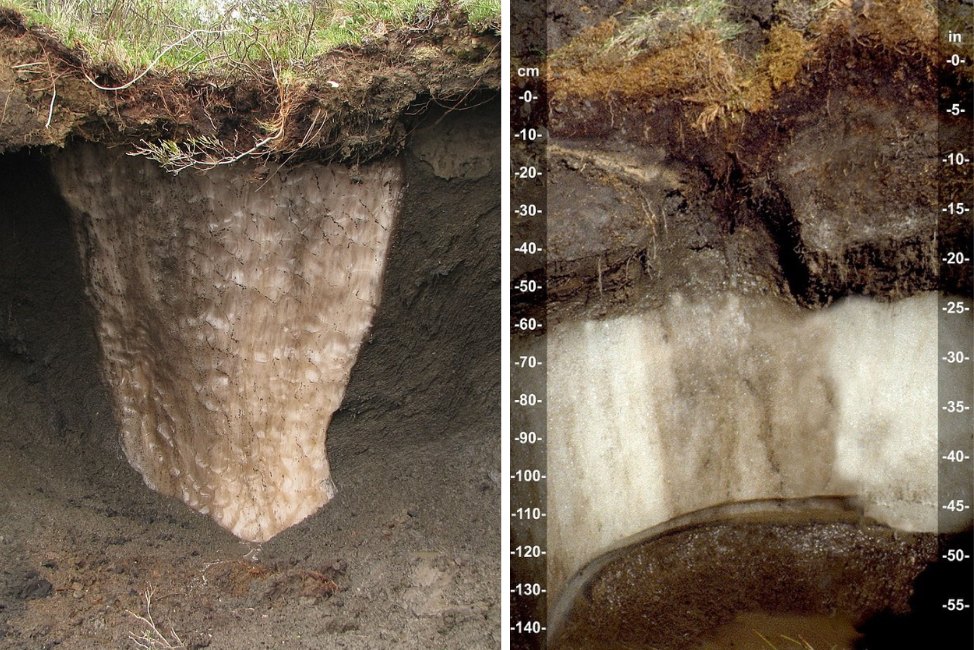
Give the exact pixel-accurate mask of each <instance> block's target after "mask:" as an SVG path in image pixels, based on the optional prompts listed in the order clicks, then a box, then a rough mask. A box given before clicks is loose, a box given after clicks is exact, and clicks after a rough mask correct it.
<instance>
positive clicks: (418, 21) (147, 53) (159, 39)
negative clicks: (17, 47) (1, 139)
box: [0, 0, 501, 71]
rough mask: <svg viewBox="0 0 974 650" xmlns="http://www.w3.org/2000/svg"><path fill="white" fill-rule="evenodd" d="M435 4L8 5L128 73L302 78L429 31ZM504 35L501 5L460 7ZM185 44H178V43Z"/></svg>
mask: <svg viewBox="0 0 974 650" xmlns="http://www.w3.org/2000/svg"><path fill="white" fill-rule="evenodd" d="M435 3H436V0H432V1H431V0H290V1H285V2H281V1H280V0H237V1H234V0H0V6H4V7H10V8H13V9H15V10H17V11H19V12H20V13H21V14H23V15H24V16H25V17H26V18H27V21H28V23H29V24H30V25H32V26H43V27H46V28H48V29H50V30H52V31H53V32H54V33H55V34H57V35H58V36H59V37H60V38H61V39H62V40H63V41H64V42H65V44H66V45H67V46H68V47H71V48H75V47H80V48H83V49H84V50H86V51H87V52H88V54H89V56H90V57H91V58H92V59H93V60H94V61H96V62H109V63H114V64H117V65H119V66H120V67H122V68H123V69H124V70H126V71H137V70H143V69H146V68H148V67H149V66H150V65H151V66H154V67H155V69H158V70H163V71H175V70H188V71H200V70H202V71H207V70H210V69H220V68H221V67H224V68H225V67H227V66H228V65H231V64H233V63H237V64H239V63H240V62H253V61H266V60H270V61H273V62H275V63H276V64H277V65H278V66H279V67H282V68H283V67H290V68H296V69H301V68H304V67H307V66H309V65H310V64H311V63H312V62H313V61H314V59H315V58H316V57H319V56H321V55H323V54H326V53H327V52H329V51H331V50H333V49H335V48H336V47H339V46H342V45H350V44H358V43H362V42H364V41H368V40H369V39H374V38H378V37H381V36H382V35H384V34H385V33H386V32H389V31H393V30H397V29H401V28H403V27H408V26H410V25H417V26H421V25H422V24H424V23H425V22H427V21H428V20H429V17H430V14H431V12H432V11H433V10H435V9H437V5H436V4H435ZM449 6H450V7H451V8H454V9H460V10H462V11H464V12H465V13H466V14H467V16H468V22H469V23H470V24H471V25H472V26H473V27H474V28H475V29H477V30H480V31H486V30H488V29H493V30H495V31H497V30H498V29H499V25H500V11H501V4H500V0H452V2H451V3H450V5H449ZM177 43H178V45H174V44H177Z"/></svg>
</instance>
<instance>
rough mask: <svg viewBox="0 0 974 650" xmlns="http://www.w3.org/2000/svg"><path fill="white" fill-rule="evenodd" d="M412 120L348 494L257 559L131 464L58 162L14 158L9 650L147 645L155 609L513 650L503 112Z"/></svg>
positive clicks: (2, 222)
mask: <svg viewBox="0 0 974 650" xmlns="http://www.w3.org/2000/svg"><path fill="white" fill-rule="evenodd" d="M417 126H418V128H416V129H415V132H414V134H413V136H412V138H411V140H410V145H409V146H408V147H407V149H406V150H405V154H404V155H405V164H406V174H407V180H408V183H409V189H408V190H407V192H406V195H405V199H404V201H405V203H404V208H403V210H404V212H403V214H402V217H401V219H400V226H399V231H398V234H397V235H396V236H395V243H394V249H393V252H392V254H391V257H390V261H389V266H388V270H387V274H386V282H385V287H384V292H383V301H382V306H381V308H380V312H379V315H378V319H377V322H376V323H375V325H374V329H373V331H372V340H371V342H370V343H369V344H368V345H366V346H365V347H364V348H363V351H362V354H361V356H360V360H359V362H358V364H357V366H356V368H355V369H354V371H353V375H352V381H351V383H350V385H349V388H348V392H347V399H346V402H345V405H344V407H343V408H342V409H341V410H340V411H339V412H338V413H337V414H336V416H335V418H334V420H333V422H332V425H331V427H330V429H329V456H330V460H331V466H332V472H333V479H334V480H335V482H336V484H337V489H338V493H337V495H336V497H335V499H334V500H333V501H332V502H331V503H330V504H328V506H326V507H325V508H324V509H323V510H322V511H320V512H319V513H318V514H316V515H314V516H312V517H310V518H309V519H307V520H305V521H304V522H302V523H301V524H300V525H298V526H295V527H294V528H291V529H289V530H287V531H285V532H284V533H282V534H280V535H278V536H277V537H276V538H274V539H273V540H272V541H270V542H267V543H265V544H263V545H262V546H255V545H248V544H244V543H241V542H239V541H238V540H237V539H236V538H234V537H233V536H232V535H231V534H230V533H228V532H227V531H225V530H223V529H221V528H219V527H218V526H217V525H216V524H215V523H214V522H213V521H211V520H210V519H209V518H207V517H205V516H203V515H199V514H197V513H195V512H193V511H192V510H190V509H189V508H188V507H186V506H184V505H183V504H182V503H180V502H178V501H176V500H173V499H168V498H165V497H162V496H160V495H158V494H156V493H154V492H152V491H151V490H149V489H148V488H147V487H146V486H145V485H144V484H143V482H142V480H141V478H140V476H139V475H138V474H137V473H136V472H135V470H133V469H132V468H131V467H129V466H128V464H127V463H126V462H125V460H124V458H123V457H122V454H121V450H120V447H119V444H118V429H117V425H116V424H115V421H114V418H113V416H112V412H111V411H112V409H111V406H110V400H109V398H108V395H107V394H106V388H105V386H104V385H103V383H102V382H101V380H100V377H99V372H98V363H97V356H98V350H97V344H96V342H95V339H94V336H93V331H92V327H93V325H92V323H93V320H92V316H91V314H90V313H89V311H88V309H87V305H86V302H85V298H84V292H83V287H82V280H81V275H80V270H79V268H78V262H77V253H76V251H75V247H74V242H73V240H72V236H71V230H70V228H69V224H68V221H67V219H68V217H67V212H66V209H65V206H64V205H63V203H62V202H61V200H60V198H59V197H58V196H57V193H56V190H55V188H54V186H53V184H52V181H51V179H50V177H49V174H48V172H47V167H46V165H47V160H46V158H45V156H44V155H43V154H41V153H40V152H38V151H36V150H28V151H25V152H21V153H19V154H7V155H5V156H2V157H0V196H2V197H3V201H2V202H0V312H2V317H0V491H2V493H3V494H4V498H3V500H2V501H0V647H3V648H11V649H16V648H24V649H36V648H53V647H55V646H56V647H58V648H73V649H89V648H108V647H112V648H123V647H136V646H135V642H134V641H133V640H132V637H133V636H134V637H141V636H142V635H144V634H152V632H151V629H150V625H149V623H148V622H147V621H146V620H142V619H139V618H137V615H138V616H142V617H143V618H148V616H149V615H150V614H151V616H152V620H153V621H154V622H155V625H156V627H157V628H158V631H159V632H160V633H161V634H162V635H163V636H165V637H166V639H167V640H168V642H169V643H170V644H171V645H172V646H173V647H187V648H201V647H210V648H227V649H231V648H232V649H235V650H236V649H241V650H246V649H251V648H270V647H276V648H280V647H287V648H324V647H328V648H359V649H366V648H368V649H372V648H406V649H409V648H414V649H417V650H418V649H426V648H496V647H499V645H500V636H499V635H500V630H501V627H500V605H499V600H498V593H499V576H500V559H499V558H500V554H499V549H500V527H499V517H500V512H499V504H500V462H499V438H498V430H499V426H500V421H499V412H498V405H499V403H500V395H499V384H500V376H499V373H498V368H499V367H500V362H499V341H498V339H497V335H496V324H497V321H496V318H497V314H498V313H499V309H500V307H499V302H500V294H499V265H498V264H499V246H500V241H499V237H500V227H499V226H500V203H499V197H500V188H499V177H500V176H499V174H500V167H501V165H500V149H499V142H500V135H499V131H498V129H499V105H498V103H497V102H496V101H495V102H492V103H491V104H489V105H487V106H484V107H481V108H479V109H476V110H470V111H454V112H452V113H444V112H442V111H441V112H439V113H435V114H428V115H427V116H426V119H425V120H423V121H422V122H420V123H418V125H417ZM147 595H148V597H149V601H148V602H147ZM174 633H175V635H178V637H179V639H181V641H182V644H183V645H179V644H178V643H177V641H176V639H175V636H174ZM155 640H156V641H157V642H159V643H162V641H161V639H160V638H159V637H155ZM157 647H168V646H161V645H160V646H157Z"/></svg>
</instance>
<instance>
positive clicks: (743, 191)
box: [514, 0, 971, 320]
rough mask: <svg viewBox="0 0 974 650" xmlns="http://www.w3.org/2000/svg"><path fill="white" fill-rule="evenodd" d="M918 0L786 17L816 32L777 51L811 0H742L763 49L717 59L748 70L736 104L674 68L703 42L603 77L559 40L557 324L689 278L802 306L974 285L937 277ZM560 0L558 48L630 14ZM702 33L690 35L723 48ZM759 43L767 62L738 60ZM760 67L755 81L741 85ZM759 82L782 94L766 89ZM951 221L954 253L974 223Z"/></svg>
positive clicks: (931, 86) (555, 100)
mask: <svg viewBox="0 0 974 650" xmlns="http://www.w3.org/2000/svg"><path fill="white" fill-rule="evenodd" d="M911 2H912V0H904V2H901V3H883V4H880V3H874V4H872V5H871V11H870V12H869V13H868V15H863V16H856V17H854V19H853V17H851V15H850V16H846V15H845V14H836V16H834V17H833V18H832V19H830V21H829V22H827V23H826V24H824V25H819V26H818V27H814V26H809V27H808V28H807V31H806V32H805V33H804V34H802V33H799V32H798V31H795V30H794V29H793V28H791V27H788V29H790V30H791V31H790V32H789V34H792V36H791V37H792V38H798V39H799V40H800V41H801V43H802V44H801V45H800V46H795V47H792V48H791V49H788V48H786V47H784V46H783V45H782V46H781V47H780V48H777V49H776V48H775V47H772V46H771V45H769V44H773V43H772V42H773V41H774V39H775V38H776V37H775V36H774V33H775V32H774V30H775V29H776V28H778V29H779V30H780V29H784V27H782V26H783V25H785V24H786V20H785V18H786V16H785V15H784V12H785V10H786V9H787V8H788V7H790V5H798V4H801V3H790V4H789V3H778V4H776V5H775V7H776V9H774V10H772V8H771V4H770V3H762V2H752V3H734V5H735V7H736V9H735V11H736V12H738V13H740V14H741V16H737V18H738V19H739V20H743V22H744V23H745V24H746V27H747V29H746V31H745V35H744V36H743V37H742V38H746V39H750V40H751V41H753V44H752V45H747V44H744V45H740V47H739V48H737V49H738V50H740V49H741V48H743V50H742V51H737V50H735V49H734V48H735V47H737V45H735V46H734V47H728V48H727V49H729V50H733V51H732V52H731V54H733V56H730V55H727V56H728V57H729V58H728V61H730V63H728V64H727V65H728V66H729V65H731V63H733V62H734V61H737V63H733V65H736V66H738V68H739V70H736V71H735V70H730V72H727V71H722V70H711V72H712V73H713V74H717V73H718V72H719V73H721V74H723V73H724V72H727V74H732V76H733V75H738V77H737V78H738V79H739V84H741V86H740V87H741V88H743V90H739V91H734V92H738V94H739V95H741V97H744V99H741V100H740V101H741V102H743V103H739V104H735V103H734V102H735V101H737V100H736V99H735V97H738V95H735V94H734V92H731V91H728V90H726V89H724V90H721V89H719V88H718V89H715V88H711V87H708V86H707V83H708V79H709V77H708V76H707V74H705V72H706V71H703V72H701V71H700V70H689V71H687V70H683V69H679V68H678V67H676V66H679V65H684V63H682V61H684V59H685V57H684V55H685V54H687V51H684V50H685V48H686V47H690V45H687V44H683V45H680V46H679V47H681V48H684V50H680V56H674V57H673V59H672V60H670V59H667V56H668V54H667V53H666V52H663V53H656V54H653V55H650V58H651V60H650V61H648V62H647V61H641V60H640V59H637V60H635V61H634V62H633V63H632V64H627V65H628V67H627V65H619V66H616V67H614V68H611V69H608V68H607V69H606V70H602V69H601V68H597V67H596V68H593V69H592V70H589V69H588V68H586V67H585V66H584V65H583V64H577V59H571V58H567V59H563V60H561V61H560V62H559V59H558V55H557V50H556V52H555V54H554V55H553V57H554V58H553V60H554V61H555V63H553V64H552V71H551V82H550V85H549V93H550V97H551V99H550V109H551V118H550V120H551V134H552V141H551V143H552V144H551V147H550V149H549V152H550V154H551V156H550V167H551V170H550V171H551V173H550V176H549V189H550V192H549V201H550V205H549V214H550V215H552V217H551V219H550V220H549V222H548V235H549V244H550V246H549V257H548V262H549V265H548V274H549V278H548V292H549V293H548V295H549V299H550V300H551V302H552V303H553V306H552V307H551V309H552V318H554V319H556V320H557V319H562V318H572V317H575V316H596V317H598V316H605V315H608V314H611V313H619V312H624V311H626V310H628V309H630V308H633V307H636V308H638V307H647V306H655V305H658V304H659V300H661V299H662V297H663V296H666V295H668V294H669V293H671V292H672V291H675V290H680V291H683V292H684V293H687V294H696V295H700V294H704V295H706V294H708V293H712V292H715V291H727V290H735V291H743V292H756V293H761V294H766V295H775V296H780V297H782V298H783V299H785V300H788V301H792V302H796V303H798V304H800V305H804V306H821V305H826V304H829V303H830V302H832V301H833V300H835V299H837V298H840V297H842V296H845V295H850V294H864V295H872V296H876V297H880V298H885V299H896V298H899V297H903V296H908V295H911V294H913V293H916V292H919V291H925V290H931V289H934V288H935V287H937V286H942V287H943V288H945V289H947V290H948V291H956V292H961V293H963V292H965V291H966V292H969V291H970V286H971V284H970V283H971V280H970V277H960V276H956V277H954V276H952V277H945V278H943V279H942V281H941V280H939V279H938V266H939V261H938V260H937V257H936V250H935V246H934V242H935V241H936V237H935V234H936V229H937V227H938V221H937V218H936V216H937V212H936V210H935V203H936V201H937V189H938V188H937V183H938V179H937V169H938V168H939V161H938V159H937V130H938V119H937V97H936V89H937V87H938V78H937V74H938V71H939V67H940V64H939V63H937V62H935V60H934V58H935V55H934V54H933V52H934V49H933V45H932V44H931V42H930V41H928V40H924V39H923V38H921V37H922V36H923V35H924V34H926V31H924V28H921V27H918V26H916V25H914V26H913V27H910V28H908V26H907V25H906V22H905V20H906V18H905V16H912V15H914V14H913V13H911V12H914V11H915V10H916V9H915V7H913V5H914V4H916V3H911ZM644 4H645V3H644ZM559 7H560V5H558V4H557V3H556V4H555V5H554V9H552V10H551V11H549V16H550V17H551V18H552V22H551V23H549V28H548V33H549V36H550V42H552V43H553V44H556V45H557V44H562V45H567V44H570V43H572V39H571V36H575V35H577V34H578V33H579V32H578V31H576V32H572V31H571V30H582V29H583V28H588V29H589V37H591V38H596V37H600V38H604V34H602V35H601V36H600V35H599V34H600V32H598V30H600V29H602V30H605V29H607V28H606V27H604V26H605V25H607V24H610V23H606V22H603V21H606V20H614V18H612V16H623V17H624V13H625V12H623V11H622V9H618V8H614V7H615V5H614V4H612V3H608V4H605V5H603V6H601V7H600V8H592V9H591V10H580V11H571V10H570V9H568V8H566V7H561V8H560V9H559ZM630 9H631V8H630ZM627 11H628V10H627ZM620 12H621V13H620ZM742 16H743V17H742ZM621 19H622V18H620V20H621ZM789 24H790V23H789ZM593 30H595V31H593ZM780 38H783V37H780ZM701 43H702V41H694V44H692V47H696V48H698V49H699V48H705V47H711V48H712V47H713V44H709V45H703V44H701ZM758 44H759V45H760V46H761V47H765V48H766V49H765V50H764V51H763V54H762V55H761V56H758V55H756V54H754V53H753V50H755V48H756V47H757V45H758ZM744 50H747V51H752V53H751V54H750V56H751V57H752V59H753V58H754V57H757V61H758V63H757V64H750V65H757V66H758V68H759V71H758V73H752V72H741V70H744V71H746V70H748V69H749V68H748V65H749V64H748V63H747V59H746V57H747V56H748V54H747V52H746V51H744ZM694 51H695V52H697V54H700V55H704V54H706V52H705V51H704V50H700V51H697V50H694ZM721 52H723V50H721ZM711 54H713V53H711ZM721 56H723V54H722V55H721ZM776 56H777V57H779V59H780V60H779V62H778V64H775V63H773V62H771V63H769V61H772V60H773V59H774V57H776ZM735 57H738V58H735ZM740 57H745V58H743V59H742V58H740ZM762 57H763V58H762ZM705 58H706V57H705ZM711 58H712V57H711ZM667 61H669V64H667ZM742 61H743V62H742ZM761 61H764V63H761ZM573 65H575V66H576V67H572V66H573ZM593 65H594V64H593ZM666 65H670V66H671V68H669V69H668V68H667V67H666ZM687 65H689V64H687ZM761 65H763V66H764V68H760V66H761ZM646 66H649V67H648V68H646ZM644 68H645V69H644ZM649 68H652V71H653V73H652V74H649V72H648V71H649ZM786 69H787V70H786ZM761 70H764V72H761ZM785 72H787V74H785ZM644 73H645V74H644ZM746 74H756V75H757V76H755V77H753V78H751V79H750V80H749V81H740V79H742V78H743V77H741V76H740V75H746ZM761 74H767V75H769V77H768V79H764V78H762V77H761ZM606 75H609V76H606ZM611 75H616V76H618V77H619V78H618V79H614V78H612V77H611ZM700 75H702V76H700ZM955 81H956V83H957V86H958V87H959V88H965V87H966V86H965V85H964V84H966V83H967V81H964V80H955ZM759 82H760V83H766V87H765V90H763V91H761V92H765V91H768V90H770V94H769V95H767V96H764V95H761V93H759V92H758V91H753V90H751V89H752V88H753V87H754V86H756V85H760V83H759ZM681 84H683V85H681ZM748 84H751V85H748ZM721 93H723V94H721ZM728 93H729V94H728ZM748 93H751V94H750V95H748ZM755 93H757V94H755ZM759 95H760V98H758V97H759ZM747 97H750V99H747ZM715 98H723V99H720V100H719V101H718V99H715ZM745 100H746V101H745ZM721 101H723V102H726V103H725V104H721V103H720V102H721ZM708 102H709V103H708ZM708 110H712V112H711V113H707V111H708ZM704 118H707V119H704ZM947 128H949V126H948V127H947ZM942 216H943V215H942ZM939 227H940V229H941V237H942V238H943V239H944V241H943V242H941V244H942V245H945V246H946V245H949V243H948V242H949V241H952V240H955V239H956V240H958V241H960V240H963V238H965V237H970V236H971V232H970V223H969V220H967V219H957V220H955V221H950V220H949V219H948V218H946V217H943V218H942V219H941V220H940V223H939ZM529 272H530V270H529ZM938 282H939V283H940V284H939V285H938ZM514 314H515V316H516V315H517V314H518V305H514Z"/></svg>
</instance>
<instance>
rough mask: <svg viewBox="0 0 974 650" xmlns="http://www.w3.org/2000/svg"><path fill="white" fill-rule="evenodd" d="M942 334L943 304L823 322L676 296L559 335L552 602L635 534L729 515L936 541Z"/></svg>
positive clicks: (553, 393) (838, 308) (559, 328)
mask: <svg viewBox="0 0 974 650" xmlns="http://www.w3.org/2000/svg"><path fill="white" fill-rule="evenodd" d="M937 317H938V306H937V299H936V296H935V295H933V294H928V295H922V296H917V297H913V298H909V299H906V300H902V301H899V302H896V303H892V304H885V303H880V302H877V301H873V300H868V299H864V298H851V299H847V300H844V301H841V302H839V303H838V304H836V305H834V306H832V307H830V308H827V309H823V310H820V311H815V312H811V311H802V310H799V309H797V308H794V307H789V306H786V305H783V304H780V303H777V302H774V301H771V300H762V299H755V298H744V297H740V296H737V295H724V296H721V297H718V298H711V299H708V300H707V301H706V302H692V301H689V300H685V299H683V298H681V297H680V296H674V297H673V298H672V299H671V300H670V302H669V303H668V304H667V305H666V306H665V307H664V308H662V309H660V310H658V311H655V312H649V313H644V314H639V315H631V316H625V317H621V318H614V319H609V320H603V321H587V322H574V323H563V324H559V325H555V326H554V327H553V328H552V331H551V334H550V338H549V342H548V346H549V347H548V355H549V357H548V360H549V374H548V397H549V403H548V404H549V408H548V438H547V444H548V476H549V490H548V513H549V514H548V521H547V525H548V541H549V545H550V547H549V553H548V555H549V561H550V564H549V568H550V577H551V579H552V584H551V588H552V590H554V591H556V590H557V589H558V587H559V586H560V584H562V583H563V581H564V580H565V579H566V578H567V577H568V576H570V574H571V573H572V572H573V571H575V570H577V569H579V568H580V567H581V566H582V565H583V564H584V563H586V562H587V561H589V560H591V559H593V558H594V557H596V556H598V555H599V554H601V553H602V552H604V551H605V550H607V549H608V548H610V547H612V546H614V545H617V544H618V543H619V542H620V541H621V540H623V539H625V538H626V537H628V536H630V535H633V534H636V533H638V532H640V531H643V530H645V529H647V528H649V527H651V526H654V525H656V524H659V523H662V522H664V521H667V520H669V519H671V518H673V517H676V516H678V515H681V514H685V513H688V512H691V511H694V510H698V509H701V508H705V507H709V506H713V505H718V504H721V503H726V502H732V501H743V500H749V499H764V498H798V497H807V496H815V495H852V496H855V497H858V498H859V499H860V501H861V503H862V504H863V507H864V510H865V514H866V515H868V516H871V517H873V518H875V519H878V520H880V521H882V522H884V523H887V524H889V525H891V526H894V527H897V528H900V529H904V530H913V531H934V530H936V528H937V513H938V507H937V460H938V452H937V436H938V430H937V415H938V402H937V400H938V396H937V367H938V351H937V338H938V334H937V332H938V326H937ZM956 326H957V327H956V331H957V332H963V331H965V329H964V328H965V327H966V328H967V329H966V331H968V332H969V331H970V329H969V328H970V322H969V320H968V321H967V322H966V323H964V322H959V321H958V322H956ZM958 336H960V335H959V334H958ZM941 349H942V350H947V349H950V346H949V343H948V341H944V342H942V347H941ZM956 388H957V391H958V395H969V394H970V393H971V390H972V387H970V386H957V387H956ZM528 424H529V423H528Z"/></svg>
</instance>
